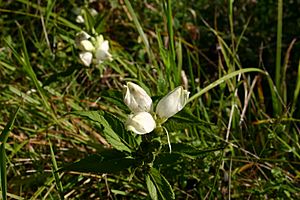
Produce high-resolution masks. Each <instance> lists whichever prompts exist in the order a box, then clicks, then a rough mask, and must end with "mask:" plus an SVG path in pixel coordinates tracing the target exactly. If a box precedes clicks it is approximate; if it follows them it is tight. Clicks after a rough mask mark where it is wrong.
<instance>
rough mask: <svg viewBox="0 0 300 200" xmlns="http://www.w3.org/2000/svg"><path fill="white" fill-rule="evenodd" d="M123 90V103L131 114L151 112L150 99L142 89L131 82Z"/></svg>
mask: <svg viewBox="0 0 300 200" xmlns="http://www.w3.org/2000/svg"><path fill="white" fill-rule="evenodd" d="M125 88H126V94H125V97H124V103H125V104H126V105H127V106H128V108H129V109H130V110H131V111H132V112H134V113H136V112H142V111H145V112H149V111H150V110H151V107H152V99H151V98H150V97H149V95H148V94H147V93H146V91H145V90H144V89H143V88H141V87H140V86H138V85H137V84H135V83H132V82H128V83H127V85H126V86H125Z"/></svg>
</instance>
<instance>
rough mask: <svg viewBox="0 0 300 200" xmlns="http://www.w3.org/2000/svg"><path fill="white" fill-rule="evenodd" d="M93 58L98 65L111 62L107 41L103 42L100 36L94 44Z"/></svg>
mask: <svg viewBox="0 0 300 200" xmlns="http://www.w3.org/2000/svg"><path fill="white" fill-rule="evenodd" d="M95 49H96V51H95V57H96V61H97V62H98V63H102V62H103V61H104V60H110V61H111V60H112V56H111V54H110V53H109V52H108V50H109V44H108V41H107V40H104V38H103V36H102V35H99V36H97V37H96V42H95Z"/></svg>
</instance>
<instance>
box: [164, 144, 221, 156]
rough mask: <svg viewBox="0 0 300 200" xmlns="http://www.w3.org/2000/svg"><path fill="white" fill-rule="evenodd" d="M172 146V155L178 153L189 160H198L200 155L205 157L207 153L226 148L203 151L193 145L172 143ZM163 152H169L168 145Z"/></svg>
mask: <svg viewBox="0 0 300 200" xmlns="http://www.w3.org/2000/svg"><path fill="white" fill-rule="evenodd" d="M171 146H172V154H173V153H178V154H181V155H182V156H184V157H189V158H197V157H199V156H200V155H203V154H205V153H209V152H214V151H220V150H222V149H224V147H219V148H213V149H206V150H202V149H197V148H195V147H193V146H191V145H188V144H183V143H172V144H171ZM162 151H165V152H168V151H169V147H168V146H167V145H165V146H164V147H163V149H162Z"/></svg>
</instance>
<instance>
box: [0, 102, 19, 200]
mask: <svg viewBox="0 0 300 200" xmlns="http://www.w3.org/2000/svg"><path fill="white" fill-rule="evenodd" d="M19 110H20V107H18V108H17V110H16V111H15V113H14V114H13V115H12V116H11V117H10V119H9V121H8V123H7V124H6V126H5V127H4V129H3V131H2V133H1V135H0V142H1V145H0V161H1V162H0V179H1V191H2V199H3V200H6V199H7V177H6V152H5V143H6V141H7V139H8V136H9V133H10V131H11V130H12V128H13V125H14V122H15V120H16V117H17V114H18V112H19Z"/></svg>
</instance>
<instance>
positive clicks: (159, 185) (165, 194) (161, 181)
mask: <svg viewBox="0 0 300 200" xmlns="http://www.w3.org/2000/svg"><path fill="white" fill-rule="evenodd" d="M149 175H150V177H151V181H152V182H153V183H154V185H155V188H156V190H157V191H158V195H159V197H160V198H159V199H163V200H169V199H175V194H174V192H173V190H172V187H171V185H170V183H169V182H168V181H167V179H166V178H165V177H164V176H163V175H161V174H160V173H159V171H158V170H157V169H155V168H151V169H150V172H149Z"/></svg>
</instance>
